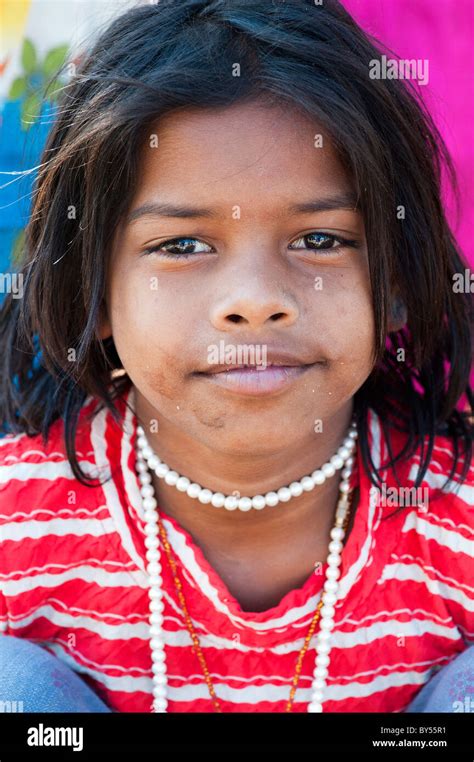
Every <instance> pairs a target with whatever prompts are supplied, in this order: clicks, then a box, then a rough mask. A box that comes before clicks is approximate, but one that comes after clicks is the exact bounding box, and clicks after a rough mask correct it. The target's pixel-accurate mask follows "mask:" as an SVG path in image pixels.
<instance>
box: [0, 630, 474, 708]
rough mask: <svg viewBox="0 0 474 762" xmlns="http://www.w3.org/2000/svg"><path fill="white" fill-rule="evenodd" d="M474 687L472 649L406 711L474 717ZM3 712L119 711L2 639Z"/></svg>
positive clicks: (40, 655)
mask: <svg viewBox="0 0 474 762" xmlns="http://www.w3.org/2000/svg"><path fill="white" fill-rule="evenodd" d="M473 685H474V646H471V647H469V648H466V649H465V650H464V651H463V652H462V653H460V654H458V656H456V657H455V658H454V659H452V660H451V661H450V662H449V664H447V665H446V666H444V667H443V668H442V669H440V670H439V671H438V672H437V673H436V674H435V675H434V677H432V678H431V679H430V680H429V681H428V682H427V683H426V685H424V686H423V688H422V689H421V690H420V691H419V692H418V694H417V695H416V697H415V699H414V700H413V701H412V702H411V704H410V705H409V706H408V707H407V709H406V710H405V711H406V712H459V711H461V712H462V711H473V712H474V695H471V694H470V692H471V693H472V686H473ZM18 702H22V704H19V703H18ZM19 707H21V708H19ZM0 711H3V712H5V711H23V712H112V711H113V710H111V709H110V708H109V707H108V706H107V705H106V704H105V703H104V702H103V701H102V700H101V699H100V698H99V697H98V696H97V695H96V694H95V693H94V691H93V690H92V688H90V687H89V685H87V683H85V682H84V680H82V679H81V677H80V676H79V675H78V674H77V673H76V672H74V670H72V669H71V668H70V667H68V666H67V665H66V664H64V662H63V661H61V659H58V658H57V657H56V656H54V655H53V654H51V653H50V652H49V651H46V650H45V649H44V648H42V647H41V646H39V645H37V644H35V643H31V642H30V641H29V640H25V639H23V638H14V637H11V636H9V635H0Z"/></svg>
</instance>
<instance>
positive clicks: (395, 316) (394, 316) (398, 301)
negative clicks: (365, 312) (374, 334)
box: [388, 292, 408, 333]
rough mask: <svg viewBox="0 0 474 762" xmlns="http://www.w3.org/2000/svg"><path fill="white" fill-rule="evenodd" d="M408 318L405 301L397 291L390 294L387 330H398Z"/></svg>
mask: <svg viewBox="0 0 474 762" xmlns="http://www.w3.org/2000/svg"><path fill="white" fill-rule="evenodd" d="M407 320H408V310H407V307H406V304H405V302H404V301H403V299H402V297H401V296H400V294H399V293H398V292H396V293H395V294H393V295H392V298H391V302H390V308H389V315H388V331H389V333H392V332H395V331H400V330H401V329H402V328H403V326H404V325H405V324H406V322H407Z"/></svg>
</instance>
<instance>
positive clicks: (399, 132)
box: [0, 0, 474, 712]
mask: <svg viewBox="0 0 474 762" xmlns="http://www.w3.org/2000/svg"><path fill="white" fill-rule="evenodd" d="M379 55H380V52H379V51H378V50H377V49H376V48H375V47H374V46H373V44H372V43H371V41H370V40H369V39H368V38H367V36H366V35H365V34H364V33H363V32H362V31H361V30H360V29H359V28H358V27H357V25H356V24H355V23H354V22H353V21H352V19H351V18H350V17H349V15H348V14H347V13H346V12H345V11H344V9H343V8H342V7H341V6H340V5H339V4H338V3H337V2H334V1H331V2H329V1H328V0H326V1H325V2H324V4H322V5H319V4H315V3H314V2H312V1H311V2H310V1H309V0H307V1H305V0H286V2H281V3H276V2H275V3H269V2H261V3H260V2H254V3H247V2H244V0H232V2H225V1H222V0H211V1H210V2H209V1H207V2H206V1H204V0H181V2H171V3H167V2H161V3H159V4H150V5H147V6H144V7H140V8H136V9H134V10H131V11H129V12H127V13H126V14H124V15H122V16H121V17H119V18H118V19H117V20H116V21H114V22H113V23H112V25H111V26H110V27H109V28H108V29H106V30H105V31H104V32H103V34H102V36H101V37H100V39H99V40H98V41H97V43H96V46H95V48H94V49H93V50H92V51H91V52H90V54H89V55H88V57H87V58H86V60H84V62H83V64H82V66H81V69H80V71H79V72H78V73H77V76H76V77H75V79H74V80H73V81H72V82H71V84H70V85H69V86H68V87H66V88H65V91H64V95H63V100H62V102H61V107H60V111H59V114H58V118H57V121H56V123H55V125H54V127H53V129H52V132H51V134H50V137H49V141H48V144H47V146H46V149H45V152H44V155H43V161H42V164H41V167H40V171H39V176H38V181H37V186H36V188H35V194H34V207H33V211H32V215H31V220H30V222H29V225H28V228H27V236H26V248H25V254H24V262H23V264H22V267H21V273H22V275H23V295H22V298H21V299H14V298H13V297H12V296H11V295H9V296H8V297H7V298H6V300H5V303H4V305H3V308H2V312H1V323H0V326H1V332H0V341H1V361H2V376H1V414H2V415H1V417H2V419H3V421H4V425H3V432H4V434H5V436H4V437H3V438H2V439H0V514H1V515H0V520H1V524H0V539H1V543H2V547H1V562H0V581H1V587H0V590H1V595H0V606H1V608H0V616H1V621H2V623H3V630H4V632H5V634H6V635H7V636H10V637H5V638H1V639H0V655H2V654H3V658H4V663H5V665H6V669H5V672H4V676H3V678H1V679H0V689H1V690H0V693H1V698H2V699H9V700H12V701H13V700H15V701H17V700H22V701H23V702H24V705H23V706H24V711H59V710H63V711H81V710H83V709H84V707H87V708H88V709H89V710H90V711H114V712H148V711H156V712H165V711H166V712H214V711H216V712H250V711H251V712H287V711H293V712H307V711H309V712H321V711H322V712H382V711H383V712H403V711H406V710H407V709H410V710H413V707H414V706H416V707H418V708H419V707H420V706H422V703H420V701H418V704H413V701H414V700H415V697H416V698H417V699H418V700H419V699H420V697H421V696H422V694H423V691H422V689H423V686H424V685H425V684H426V687H427V688H428V684H429V687H430V692H431V693H432V694H433V685H434V682H433V681H432V680H431V678H432V677H433V675H434V673H435V672H437V671H440V670H441V672H440V674H438V675H436V680H437V681H438V682H437V683H436V690H435V691H434V693H435V694H436V695H437V696H438V699H439V697H441V699H440V700H438V707H439V706H441V707H442V708H441V710H442V711H458V709H457V707H456V702H458V701H464V699H465V697H466V690H467V688H466V683H465V682H463V679H462V675H463V674H464V675H466V674H467V672H464V670H465V669H469V668H470V669H472V658H471V659H470V660H469V659H468V658H466V656H467V655H468V654H470V653H472V650H471V649H468V648H467V646H468V644H469V642H470V639H472V637H473V632H474V621H473V612H474V588H473V587H472V582H471V580H472V565H471V558H472V550H473V547H474V521H473V515H472V505H473V504H474V467H473V462H472V445H471V440H472V419H471V418H470V417H469V416H468V412H467V410H468V409H470V405H471V404H472V401H473V397H472V391H471V388H470V386H469V370H470V363H471V316H472V302H471V299H472V296H471V294H469V293H463V292H460V291H459V289H454V288H453V279H454V277H455V276H456V275H457V274H459V273H464V269H465V267H466V263H465V262H464V260H463V259H462V256H461V254H460V252H459V250H458V248H457V246H456V243H455V241H454V239H453V236H452V234H451V232H450V229H449V227H448V225H447V222H446V219H445V216H444V213H443V209H442V206H441V202H440V173H441V169H442V167H443V165H445V164H446V165H447V166H448V168H449V166H450V165H449V158H448V156H447V155H446V153H445V149H444V147H443V144H442V142H441V140H440V138H439V135H438V134H437V132H436V129H435V127H434V125H433V123H432V122H431V119H430V117H429V115H428V114H427V113H425V112H424V110H423V107H422V106H421V105H420V103H419V102H418V100H417V96H416V88H415V87H414V85H413V83H410V82H406V81H401V80H399V79H396V78H395V79H376V78H375V79H374V78H372V77H370V76H369V69H370V62H371V61H373V60H374V59H376V58H377V57H378V56H379ZM37 350H39V354H37ZM35 355H36V357H35ZM32 358H35V362H34V363H32ZM463 409H465V412H463ZM12 636H13V637H12ZM459 654H461V656H458V655H459ZM457 656H458V660H459V659H461V658H463V660H464V661H463V669H458V670H457V671H455V672H454V673H453V671H452V669H451V668H452V667H453V664H454V660H455V659H456V657H457ZM458 660H456V663H457V664H459V661H458ZM448 663H449V667H447V666H446V665H448ZM469 664H470V665H471V667H469ZM466 665H467V666H466ZM448 669H450V670H451V671H450V674H451V675H453V674H455V675H456V677H455V679H453V680H451V683H450V687H449V689H448V688H446V681H445V683H444V689H440V683H439V678H441V676H442V675H443V674H447V672H448ZM41 670H45V671H44V672H43V673H42V674H43V679H41V680H38V679H37V677H35V676H37V674H38V673H39V672H41ZM45 674H47V675H48V678H47V680H45V678H44V675H45ZM459 675H461V677H459ZM439 701H441V703H439ZM443 702H444V703H443ZM460 711H462V710H460Z"/></svg>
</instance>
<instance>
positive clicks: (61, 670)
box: [0, 635, 109, 712]
mask: <svg viewBox="0 0 474 762" xmlns="http://www.w3.org/2000/svg"><path fill="white" fill-rule="evenodd" d="M0 664H1V665H2V670H0V700H1V701H2V702H4V703H3V707H5V702H8V704H7V706H15V707H17V708H15V709H14V710H13V711H23V712H81V711H95V712H97V711H98V712H103V711H109V710H108V709H107V707H106V706H105V704H103V702H102V701H101V700H100V699H99V697H98V696H96V694H95V693H94V692H93V691H92V689H91V688H90V687H89V686H88V685H87V684H86V683H85V682H84V681H83V680H81V678H80V677H79V675H77V674H76V673H75V672H74V671H73V670H72V669H70V668H69V667H68V666H67V665H66V664H64V662H62V661H61V659H59V658H57V657H56V656H54V655H53V654H51V653H50V652H49V651H46V650H45V649H44V648H42V647H41V646H39V645H37V644H36V643H31V642H30V641H28V640H25V639H24V638H15V637H12V636H9V635H4V636H0ZM15 702H16V703H15ZM19 702H20V704H19ZM18 706H20V707H21V708H18ZM3 711H5V708H4V709H3ZM6 711H12V710H11V709H6Z"/></svg>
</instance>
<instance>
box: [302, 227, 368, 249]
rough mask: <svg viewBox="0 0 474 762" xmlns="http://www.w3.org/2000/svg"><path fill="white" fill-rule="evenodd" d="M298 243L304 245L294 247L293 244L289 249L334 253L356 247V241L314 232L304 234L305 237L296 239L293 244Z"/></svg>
mask: <svg viewBox="0 0 474 762" xmlns="http://www.w3.org/2000/svg"><path fill="white" fill-rule="evenodd" d="M298 241H304V242H305V245H304V246H295V244H294V243H293V244H291V246H290V248H294V249H297V250H298V249H310V250H313V251H329V250H331V249H332V250H333V251H335V250H336V249H342V248H344V247H346V246H351V247H353V248H355V247H357V241H350V240H348V239H347V238H341V236H335V235H332V234H330V233H321V232H316V231H315V232H313V233H306V235H304V236H301V237H300V238H297V239H296V242H295V243H298ZM306 242H307V243H306Z"/></svg>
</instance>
